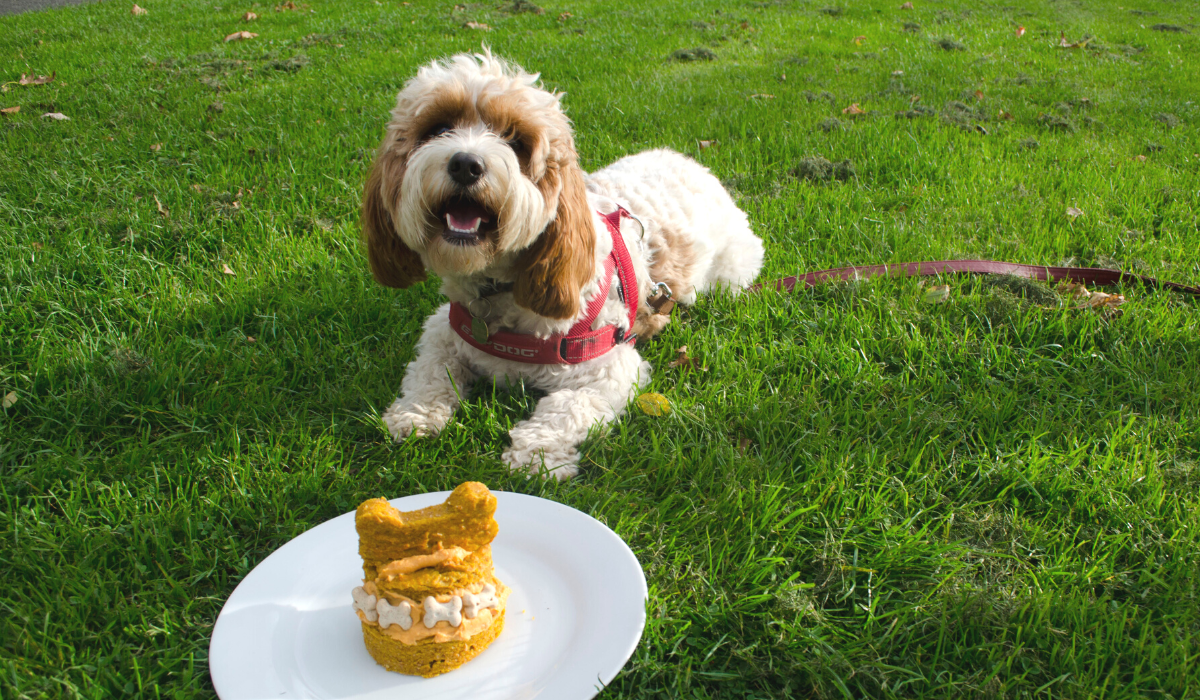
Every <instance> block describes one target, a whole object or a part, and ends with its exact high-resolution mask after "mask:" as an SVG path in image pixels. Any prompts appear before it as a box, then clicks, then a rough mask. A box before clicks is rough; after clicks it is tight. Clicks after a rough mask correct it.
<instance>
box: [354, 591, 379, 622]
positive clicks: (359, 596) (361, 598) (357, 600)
mask: <svg viewBox="0 0 1200 700" xmlns="http://www.w3.org/2000/svg"><path fill="white" fill-rule="evenodd" d="M350 595H352V596H354V609H355V610H361V611H362V612H363V615H365V616H366V617H367V622H374V621H375V620H376V619H378V617H379V614H378V613H376V612H375V596H373V595H371V594H370V593H367V589H365V588H363V587H362V586H359V587H358V588H355V589H354V590H353V591H350Z"/></svg>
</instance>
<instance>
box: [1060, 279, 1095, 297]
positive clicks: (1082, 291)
mask: <svg viewBox="0 0 1200 700" xmlns="http://www.w3.org/2000/svg"><path fill="white" fill-rule="evenodd" d="M1058 292H1059V294H1062V295H1063V296H1065V297H1067V298H1068V299H1077V298H1079V297H1090V296H1091V295H1092V293H1091V292H1089V291H1088V288H1087V287H1085V286H1083V284H1082V283H1080V282H1072V281H1071V280H1064V281H1063V282H1062V283H1061V284H1059V285H1058Z"/></svg>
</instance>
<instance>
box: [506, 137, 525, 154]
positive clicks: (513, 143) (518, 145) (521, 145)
mask: <svg viewBox="0 0 1200 700" xmlns="http://www.w3.org/2000/svg"><path fill="white" fill-rule="evenodd" d="M508 147H509V148H511V149H513V151H514V152H516V153H521V152H522V151H524V150H525V142H524V141H522V140H521V139H511V140H509V142H508Z"/></svg>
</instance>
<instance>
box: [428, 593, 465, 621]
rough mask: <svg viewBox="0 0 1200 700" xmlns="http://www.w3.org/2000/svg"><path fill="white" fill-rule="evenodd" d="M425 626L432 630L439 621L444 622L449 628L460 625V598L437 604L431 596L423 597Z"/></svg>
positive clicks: (461, 603) (452, 598)
mask: <svg viewBox="0 0 1200 700" xmlns="http://www.w3.org/2000/svg"><path fill="white" fill-rule="evenodd" d="M424 605H425V620H424V622H425V626H426V627H429V628H432V627H433V626H434V625H436V624H437V623H438V622H439V621H441V620H445V621H446V622H449V623H450V626H451V627H458V626H459V625H461V624H462V606H463V602H462V598H459V597H458V596H452V597H451V598H450V600H448V601H446V602H445V603H439V602H437V599H436V598H434V597H433V596H431V595H430V596H425V602H424Z"/></svg>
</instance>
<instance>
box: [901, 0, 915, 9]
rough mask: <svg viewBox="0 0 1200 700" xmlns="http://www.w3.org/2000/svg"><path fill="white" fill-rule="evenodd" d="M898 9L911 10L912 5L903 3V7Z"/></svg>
mask: <svg viewBox="0 0 1200 700" xmlns="http://www.w3.org/2000/svg"><path fill="white" fill-rule="evenodd" d="M900 9H901V10H911V9H913V6H912V3H911V2H906V3H904V4H903V5H901V6H900Z"/></svg>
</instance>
